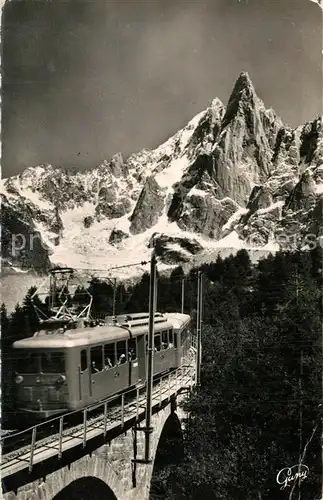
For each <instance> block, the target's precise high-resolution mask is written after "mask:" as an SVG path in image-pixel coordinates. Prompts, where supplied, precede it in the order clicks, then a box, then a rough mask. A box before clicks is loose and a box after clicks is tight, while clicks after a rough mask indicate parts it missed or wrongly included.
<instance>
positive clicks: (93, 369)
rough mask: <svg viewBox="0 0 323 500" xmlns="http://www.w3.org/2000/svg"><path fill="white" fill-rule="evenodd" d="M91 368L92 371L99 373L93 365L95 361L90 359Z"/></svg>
mask: <svg viewBox="0 0 323 500" xmlns="http://www.w3.org/2000/svg"><path fill="white" fill-rule="evenodd" d="M91 369H92V373H99V370H98V369H97V367H96V366H95V361H92V364H91Z"/></svg>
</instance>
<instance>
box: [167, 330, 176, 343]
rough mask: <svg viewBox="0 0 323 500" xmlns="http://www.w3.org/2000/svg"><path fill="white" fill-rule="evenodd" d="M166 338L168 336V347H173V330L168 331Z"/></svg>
mask: <svg viewBox="0 0 323 500" xmlns="http://www.w3.org/2000/svg"><path fill="white" fill-rule="evenodd" d="M168 336H169V344H168V347H174V345H175V342H174V337H175V335H174V332H173V330H169V333H168Z"/></svg>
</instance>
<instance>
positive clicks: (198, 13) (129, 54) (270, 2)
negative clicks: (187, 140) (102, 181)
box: [2, 0, 322, 176]
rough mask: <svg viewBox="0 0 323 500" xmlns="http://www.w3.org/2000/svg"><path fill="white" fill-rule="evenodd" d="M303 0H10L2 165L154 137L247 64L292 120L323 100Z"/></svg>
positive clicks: (95, 152)
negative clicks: (42, 0)
mask: <svg viewBox="0 0 323 500" xmlns="http://www.w3.org/2000/svg"><path fill="white" fill-rule="evenodd" d="M320 14H321V13H320V10H319V8H318V6H317V5H315V4H314V3H312V2H310V1H307V0H241V1H240V2H239V0H202V1H194V2H193V1H189V0H146V1H144V0H142V1H139V0H132V1H131V0H128V1H126V0H117V1H109V0H88V1H85V0H83V1H81V0H52V1H44V2H41V1H39V0H38V1H33V0H28V1H24V0H20V1H17V2H15V1H12V2H10V3H8V4H7V5H6V7H5V8H4V12H3V18H2V25H3V33H4V45H3V80H2V85H3V97H2V99H3V117H2V132H3V136H2V137H3V151H2V164H3V175H4V176H8V175H11V174H13V173H17V172H19V171H21V170H22V169H23V168H25V167H27V166H31V165H36V164H39V163H51V164H53V165H61V166H66V167H71V166H79V167H82V168H83V167H90V166H95V165H96V164H98V163H100V162H101V161H102V160H103V159H109V158H110V157H111V156H112V155H113V154H114V153H116V152H118V151H121V152H122V153H123V155H124V156H125V157H126V156H128V155H129V154H130V153H131V152H135V151H139V150H140V149H142V148H144V147H146V148H154V147H156V146H158V145H159V144H160V143H161V142H162V141H163V140H165V139H167V138H168V137H169V136H170V135H172V134H173V133H174V132H176V131H177V130H178V129H179V128H180V127H182V126H183V125H185V124H186V122H187V121H188V120H189V119H190V118H191V117H193V116H194V115H195V114H196V113H198V112H200V111H202V110H203V109H204V108H206V107H207V105H208V104H209V102H210V101H211V100H212V99H213V98H214V97H216V96H217V97H219V98H220V99H221V100H222V101H223V102H224V103H225V104H226V102H227V99H228V97H229V94H230V92H231V90H232V88H233V85H234V82H235V80H236V78H237V77H238V75H239V73H240V72H241V71H242V70H245V71H248V72H249V74H250V76H251V79H252V81H253V83H254V85H255V87H256V90H257V93H258V95H259V96H260V97H261V98H262V99H263V100H264V101H265V104H266V106H267V107H273V108H274V109H275V110H276V112H277V113H278V114H279V115H280V116H281V118H282V119H283V120H284V121H285V122H287V123H289V124H290V125H292V126H296V125H298V124H300V123H302V122H304V121H306V120H311V119H313V118H315V117H316V116H317V115H318V114H319V113H321V111H322V105H321V100H322V63H321V61H322V59H321V57H322V56H321V32H322V18H321V15H320Z"/></svg>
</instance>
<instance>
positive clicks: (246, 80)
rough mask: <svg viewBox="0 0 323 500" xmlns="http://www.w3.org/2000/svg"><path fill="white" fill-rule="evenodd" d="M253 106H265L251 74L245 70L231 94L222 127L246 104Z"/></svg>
mask: <svg viewBox="0 0 323 500" xmlns="http://www.w3.org/2000/svg"><path fill="white" fill-rule="evenodd" d="M244 104H245V106H247V107H249V108H250V106H251V107H252V108H254V107H255V106H257V105H259V106H262V107H264V105H263V103H262V101H261V100H260V99H259V98H258V96H257V94H256V91H255V88H254V86H253V83H252V81H251V78H250V76H249V74H248V73H247V72H245V71H243V72H242V73H241V74H240V76H239V78H238V79H237V81H236V83H235V85H234V88H233V91H232V93H231V95H230V98H229V102H228V105H227V110H226V113H225V116H224V118H223V122H222V127H226V126H227V124H228V123H229V122H230V121H231V120H232V118H233V117H234V116H235V115H236V114H237V112H238V111H239V109H240V108H243V107H244V106H243V105H244Z"/></svg>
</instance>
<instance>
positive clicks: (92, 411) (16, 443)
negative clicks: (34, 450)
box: [1, 369, 176, 464]
mask: <svg viewBox="0 0 323 500" xmlns="http://www.w3.org/2000/svg"><path fill="white" fill-rule="evenodd" d="M175 372H176V369H175V370H169V371H168V372H165V373H163V374H162V375H158V376H157V377H155V378H154V389H156V386H157V385H158V384H161V383H162V381H163V379H164V378H165V377H170V376H171V375H172V373H175ZM137 390H138V388H136V387H133V388H131V389H129V388H127V389H126V390H125V391H122V392H120V393H118V394H117V395H114V396H112V397H110V398H107V399H106V400H102V401H100V402H97V403H95V404H93V405H91V406H90V407H88V408H87V422H88V425H91V426H92V425H94V424H95V423H96V422H101V421H102V418H103V411H102V405H103V404H104V403H105V402H106V404H107V409H108V415H109V419H112V420H113V417H114V416H116V415H117V414H119V413H120V402H121V398H122V396H123V398H124V400H123V401H124V403H123V404H124V411H126V408H131V407H133V406H134V405H135V406H136V405H137V401H136V396H137ZM141 391H142V393H143V394H142V395H140V404H142V403H145V394H146V393H145V385H143V386H141ZM98 405H100V409H98V408H97V407H98ZM132 409H133V408H132ZM131 411H132V410H131ZM90 415H91V416H90ZM61 419H63V426H64V428H63V429H62V430H61V431H60V428H59V426H60V425H61V424H60V421H61ZM83 419H84V412H83V409H82V410H77V411H76V412H71V413H65V414H63V415H60V416H56V417H54V418H53V419H50V420H49V421H45V422H42V423H39V424H37V425H36V426H33V427H29V428H25V429H22V430H20V431H18V432H16V431H5V433H6V434H5V435H4V436H3V435H2V436H1V444H2V464H5V463H7V462H9V461H10V460H12V459H13V458H15V457H18V456H20V455H22V454H24V453H26V452H27V451H28V449H29V448H30V443H31V442H32V433H33V429H34V428H35V427H37V446H38V445H41V444H42V443H46V444H49V443H51V442H52V441H55V440H57V435H58V433H59V432H62V433H63V435H64V436H68V435H69V434H72V433H74V432H75V431H76V430H78V429H81V428H82V427H83V426H84V421H83Z"/></svg>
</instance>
